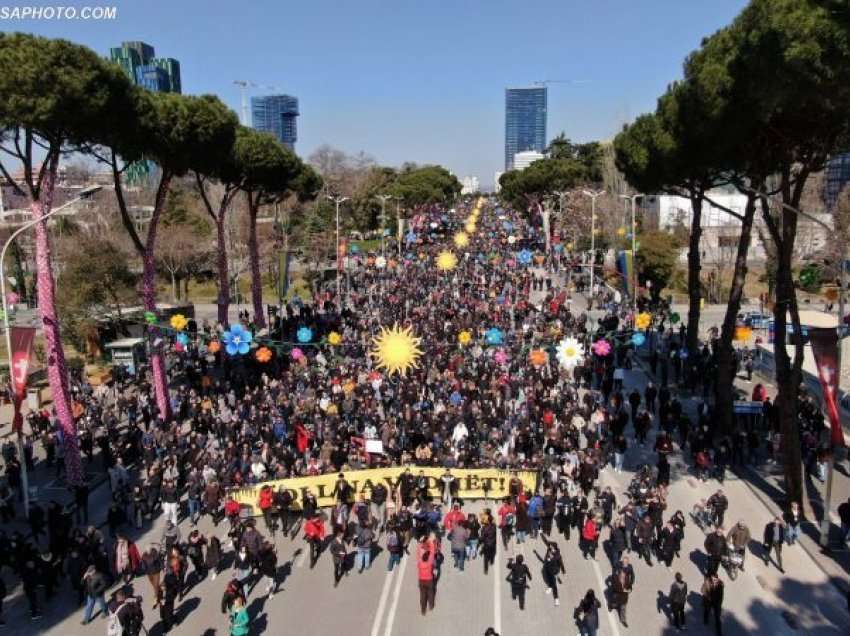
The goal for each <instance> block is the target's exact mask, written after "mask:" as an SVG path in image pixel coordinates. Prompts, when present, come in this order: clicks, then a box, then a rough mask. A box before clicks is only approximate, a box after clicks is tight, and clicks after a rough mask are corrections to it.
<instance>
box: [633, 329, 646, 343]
mask: <svg viewBox="0 0 850 636" xmlns="http://www.w3.org/2000/svg"><path fill="white" fill-rule="evenodd" d="M644 342H646V336H645V335H643V333H641V332H640V331H636V332H635V333H633V334H632V344H633V345H634V346H636V347H640V346H641V345H642V344H643V343H644Z"/></svg>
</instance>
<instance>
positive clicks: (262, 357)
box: [254, 347, 272, 364]
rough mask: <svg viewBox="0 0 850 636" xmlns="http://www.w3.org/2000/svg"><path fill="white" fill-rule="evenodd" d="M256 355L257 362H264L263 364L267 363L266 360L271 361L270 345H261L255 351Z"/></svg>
mask: <svg viewBox="0 0 850 636" xmlns="http://www.w3.org/2000/svg"><path fill="white" fill-rule="evenodd" d="M254 357H255V358H257V362H262V363H263V364H265V363H266V362H269V361H270V360H271V359H272V350H271V349H269V348H268V347H260V348H259V349H257V351H256V352H255V353H254Z"/></svg>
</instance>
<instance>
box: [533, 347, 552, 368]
mask: <svg viewBox="0 0 850 636" xmlns="http://www.w3.org/2000/svg"><path fill="white" fill-rule="evenodd" d="M548 359H549V356H548V355H546V352H545V351H543V349H533V350H532V351H531V353H529V354H528V361H529V362H530V363H531V364H533V365H534V366H535V367H542V366H543V365H544V364H546V361H547V360H548Z"/></svg>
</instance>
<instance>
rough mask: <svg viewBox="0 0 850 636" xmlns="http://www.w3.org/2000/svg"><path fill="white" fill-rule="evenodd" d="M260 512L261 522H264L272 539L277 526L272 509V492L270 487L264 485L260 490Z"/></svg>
mask: <svg viewBox="0 0 850 636" xmlns="http://www.w3.org/2000/svg"><path fill="white" fill-rule="evenodd" d="M259 505H260V512H262V513H263V520H264V521H265V522H266V529H267V530H268V531H269V534H271V535H272V537H274V533H275V530H276V529H277V526H276V524H275V521H274V516H275V512H276V511H275V509H274V490H272V487H271V486H269V485H268V484H266V485H265V486H263V487H262V488H261V489H260V502H259Z"/></svg>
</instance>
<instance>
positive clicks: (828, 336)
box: [808, 328, 844, 447]
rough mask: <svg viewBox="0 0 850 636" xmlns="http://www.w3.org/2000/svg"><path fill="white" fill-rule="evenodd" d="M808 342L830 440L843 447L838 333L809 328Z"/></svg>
mask: <svg viewBox="0 0 850 636" xmlns="http://www.w3.org/2000/svg"><path fill="white" fill-rule="evenodd" d="M808 331H809V342H811V344H812V353H813V354H814V357H815V365H816V366H817V369H818V379H819V380H820V386H821V392H822V393H823V401H824V406H825V408H826V414H827V415H828V416H829V425H830V430H831V435H830V440H831V441H832V445H833V446H834V447H838V446H844V431H843V430H842V429H841V418H840V417H839V414H838V380H839V377H840V370H839V369H838V332H837V330H836V329H834V328H830V329H812V328H809V330H808Z"/></svg>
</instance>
